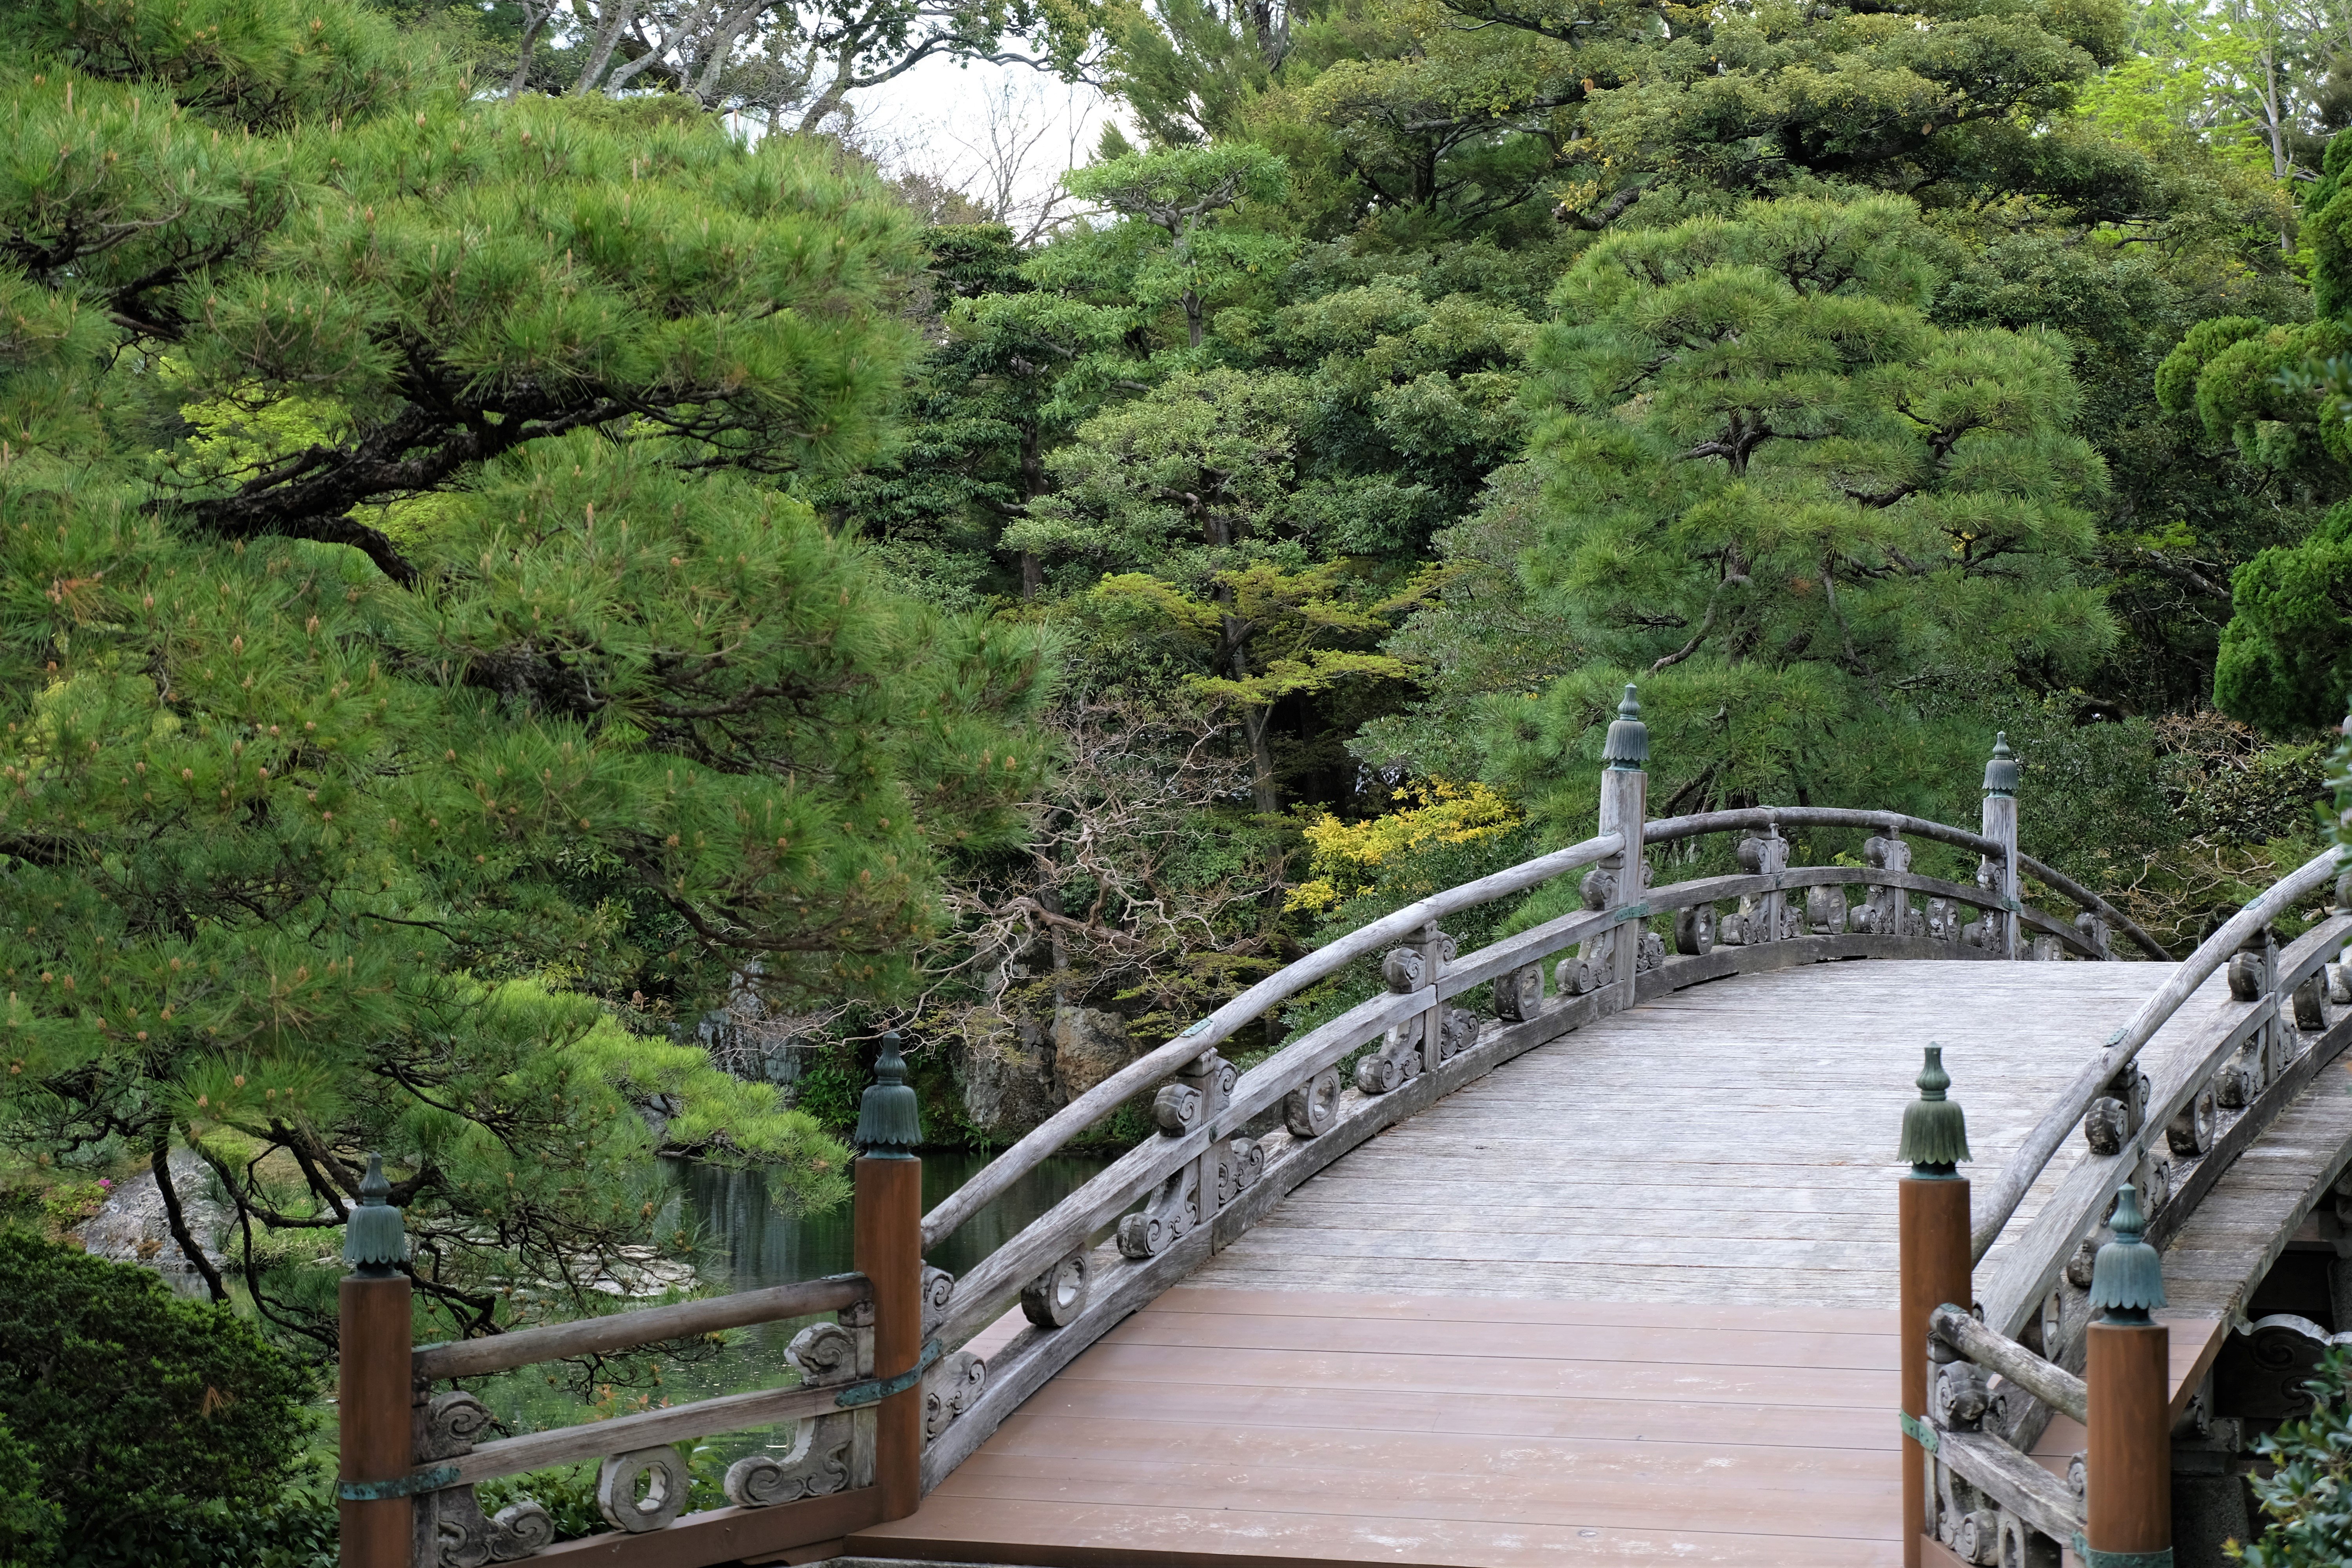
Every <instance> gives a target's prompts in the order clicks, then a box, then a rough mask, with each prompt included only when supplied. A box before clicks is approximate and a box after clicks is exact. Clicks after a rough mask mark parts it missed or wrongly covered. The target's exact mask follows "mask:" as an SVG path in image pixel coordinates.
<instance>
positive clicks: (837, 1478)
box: [599, 1308, 936, 1529]
mask: <svg viewBox="0 0 2352 1568" xmlns="http://www.w3.org/2000/svg"><path fill="white" fill-rule="evenodd" d="M871 1315H872V1313H871V1309H870V1308H869V1309H867V1310H866V1313H865V1316H866V1317H868V1318H869V1319H870V1317H871ZM843 1316H845V1317H848V1316H850V1314H849V1313H846V1312H845V1313H844V1314H843ZM872 1338H873V1332H872V1328H871V1325H870V1323H869V1324H868V1325H867V1327H866V1332H865V1335H864V1340H865V1342H864V1343H861V1342H860V1334H859V1332H858V1330H857V1329H856V1327H854V1326H845V1325H844V1324H842V1323H815V1324H812V1325H811V1326H810V1327H808V1328H805V1329H803V1330H802V1331H800V1332H799V1333H797V1334H794V1335H793V1342H792V1343H791V1345H789V1346H788V1347H786V1349H785V1351H784V1355H785V1358H786V1359H787V1360H789V1361H790V1362H791V1363H793V1365H794V1366H795V1367H797V1368H799V1369H800V1374H801V1383H802V1385H803V1387H808V1388H831V1387H834V1386H835V1385H837V1384H849V1383H856V1381H857V1380H858V1378H859V1377H860V1376H865V1375H871V1373H870V1368H871V1367H872V1364H873V1359H872V1358H873V1348H872V1343H871V1342H872ZM934 1370H936V1369H934ZM926 1386H928V1383H927V1384H926ZM866 1414H867V1412H866V1411H865V1410H862V1409H861V1410H842V1411H835V1412H828V1413H826V1414H824V1415H811V1416H808V1417H806V1418H804V1419H803V1420H802V1421H801V1423H800V1424H799V1426H796V1427H794V1428H793V1440H792V1446H791V1447H789V1448H788V1449H786V1450H785V1451H784V1452H783V1453H782V1454H781V1455H777V1454H753V1455H751V1456H750V1457H748V1458H741V1459H738V1460H736V1461H735V1462H734V1463H733V1464H732V1465H730V1466H729V1467H727V1477H726V1479H725V1480H724V1481H723V1482H722V1483H721V1485H722V1486H723V1488H724V1489H725V1490H726V1493H727V1499H728V1500H729V1501H730V1502H732V1503H734V1504H735V1505H736V1506H737V1507H739V1508H766V1507H769V1506H771V1505H772V1504H775V1503H780V1502H797V1501H799V1500H801V1499H803V1498H810V1497H824V1496H825V1495H826V1494H827V1493H830V1492H837V1491H842V1490H845V1489H849V1488H852V1487H862V1486H869V1485H871V1484H872V1482H873V1474H874V1453H873V1444H872V1441H871V1438H870V1436H869V1437H868V1439H867V1441H866V1442H863V1443H861V1442H860V1441H858V1438H859V1436H860V1433H859V1430H858V1428H859V1425H860V1420H861V1417H862V1416H864V1415H866ZM634 1458H635V1456H631V1455H624V1456H622V1459H623V1460H624V1461H633V1460H634ZM605 1463H606V1465H607V1467H608V1468H611V1467H614V1464H615V1462H614V1461H613V1460H609V1459H608V1460H606V1461H605ZM599 1500H600V1502H601V1500H602V1499H601V1496H600V1498H599ZM608 1517H609V1515H608ZM616 1528H621V1529H628V1528H631V1527H630V1526H629V1525H627V1524H625V1523H624V1524H620V1525H618V1526H616ZM635 1528H639V1529H649V1528H656V1527H654V1526H648V1525H639V1526H637V1527H635Z"/></svg>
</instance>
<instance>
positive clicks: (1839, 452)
mask: <svg viewBox="0 0 2352 1568" xmlns="http://www.w3.org/2000/svg"><path fill="white" fill-rule="evenodd" d="M1933 255H1934V247H1933V245H1932V242H1931V240H1930V239H1929V237H1928V236H1927V234H1926V233H1925V232H1924V231H1923V229H1922V227H1921V225H1920V221H1919V219H1918V217H1917V216H1916V212H1915V211H1914V209H1913V208H1912V207H1911V206H1910V205H1909V204H1907V203H1905V202H1902V201H1899V200H1896V199H1893V198H1885V197H1876V198H1868V199H1865V200H1863V201H1859V202H1855V203H1852V204H1847V205H1835V204H1828V203H1821V202H1813V201H1809V200H1795V199H1791V200H1784V201H1781V202H1778V203H1773V204H1770V205H1755V206H1750V207H1748V208H1745V209H1742V211H1741V212H1740V214H1739V215H1738V217H1737V218H1735V219H1732V220H1721V219H1712V218H1709V219H1695V220H1692V221H1690V222H1687V223H1685V224H1682V225H1680V226H1676V227H1675V228H1673V229H1667V230H1657V231H1650V232H1645V233H1636V234H1630V235H1625V236H1622V237H1611V238H1609V239H1607V240H1604V241H1602V242H1601V244H1600V245H1598V246H1596V247H1593V249H1592V250H1591V251H1590V252H1588V253H1587V254H1586V256H1585V257H1584V258H1583V259H1582V260H1581V261H1580V262H1579V264H1578V265H1577V267H1576V268H1574V269H1572V270H1571V271H1570V273H1569V275H1568V277H1567V278H1566V279H1563V280H1562V282H1561V285H1560V288H1559V292H1558V295H1557V300H1558V303H1559V310H1560V318H1559V321H1557V322H1556V323H1555V324H1554V325H1553V326H1552V327H1550V328H1549V329H1548V330H1547V331H1546V333H1545V335H1544V337H1543V339H1542V340H1541V342H1539V344H1538V349H1537V352H1536V363H1537V365H1538V369H1539V370H1540V371H1541V372H1542V373H1543V379H1542V381H1541V383H1540V384H1539V385H1540V392H1539V395H1540V396H1541V397H1542V399H1543V401H1544V402H1545V403H1546V404H1549V405H1551V406H1552V407H1553V408H1555V409H1556V410H1557V412H1555V413H1552V414H1551V415H1550V416H1549V418H1548V419H1547V420H1546V422H1545V424H1544V426H1542V427H1541V429H1540V430H1539V432H1538V436H1537V438H1536V450H1537V452H1538V462H1539V463H1540V464H1541V465H1542V466H1543V468H1544V469H1545V471H1546V474H1547V476H1548V489H1547V491H1546V498H1545V512H1546V527H1545V530H1544V533H1543V536H1542V539H1541V541H1540V542H1539V543H1538V546H1537V548H1536V549H1535V551H1534V552H1533V553H1532V554H1531V555H1530V556H1529V557H1528V565H1527V572H1528V582H1529V584H1530V585H1531V587H1533V588H1534V589H1535V590H1536V591H1537V592H1538V594H1540V595H1546V596H1548V597H1549V599H1550V600H1551V601H1552V602H1553V604H1554V605H1556V606H1557V608H1558V611H1559V613H1560V614H1561V615H1562V616H1563V617H1564V618H1565V619H1567V620H1568V621H1569V622H1570V626H1572V628H1573V631H1572V635H1573V636H1574V637H1575V638H1576V640H1577V641H1578V642H1579V643H1580V644H1582V645H1583V646H1585V647H1588V648H1590V649H1591V653H1592V655H1593V657H1594V659H1595V662H1593V663H1591V664H1590V665H1588V666H1587V667H1585V668H1582V669H1580V670H1579V671H1577V672H1576V673H1575V674H1573V675H1571V676H1570V677H1569V678H1568V679H1564V680H1563V681H1561V682H1560V684H1559V686H1558V687H1556V688H1555V689H1554V690H1553V692H1552V693H1551V694H1550V695H1549V696H1548V697H1547V698H1545V699H1543V700H1539V701H1534V702H1529V701H1525V700H1522V701H1518V702H1510V701H1507V700H1500V701H1497V702H1496V704H1495V705H1494V706H1495V712H1496V723H1495V726H1494V730H1495V734H1494V739H1493V741H1492V742H1491V743H1492V746H1493V751H1494V759H1495V760H1494V763H1493V766H1494V767H1496V769H1497V770H1499V772H1500V774H1501V776H1502V777H1504V778H1506V779H1507V780H1509V781H1511V782H1513V783H1514V784H1516V785H1517V787H1518V789H1519V790H1520V792H1521V793H1522V795H1524V796H1526V797H1528V798H1530V799H1535V798H1537V797H1538V796H1539V795H1542V794H1544V793H1546V792H1548V791H1557V792H1564V793H1562V794H1561V795H1560V797H1559V804H1558V805H1556V806H1555V808H1554V809H1555V810H1557V811H1558V812H1559V815H1560V816H1561V817H1562V818H1563V819H1565V820H1568V821H1574V822H1581V821H1582V820H1583V819H1584V816H1585V815H1586V805H1587V803H1586V800H1585V796H1586V795H1589V793H1590V791H1591V788H1592V785H1591V779H1590V770H1589V766H1588V765H1587V763H1588V762H1589V759H1590V758H1591V757H1592V756H1595V755H1597V753H1598V746H1599V737H1600V732H1601V725H1602V724H1604V723H1605V721H1606V719H1607V717H1608V715H1609V712H1610V710H1612V709H1613V706H1614V695H1613V689H1616V688H1619V687H1621V686H1622V682H1623V681H1625V680H1627V679H1633V680H1637V681H1639V682H1641V683H1642V687H1643V710H1644V717H1645V718H1646V719H1647V720H1648V721H1649V723H1650V727H1651V732H1652V735H1653V742H1652V745H1653V755H1654V756H1656V757H1658V758H1660V759H1662V762H1663V765H1664V769H1665V770H1667V771H1666V772H1665V773H1664V775H1663V776H1662V777H1661V779H1660V781H1659V787H1658V788H1657V790H1656V792H1655V795H1656V799H1657V804H1658V806H1659V809H1660V810H1661V812H1662V813H1671V812H1674V811H1679V810H1686V809H1692V808H1693V807H1694V806H1696V805H1697V803H1699V802H1703V801H1710V800H1746V799H1790V798H1794V799H1799V800H1804V799H1814V800H1820V799H1825V798H1828V797H1829V796H1830V795H1832V794H1834V795H1836V796H1838V797H1839V798H1852V799H1863V798H1867V799H1870V800H1872V801H1874V802H1878V803H1886V802H1891V801H1893V800H1895V799H1899V798H1902V797H1903V792H1904V791H1905V790H1906V789H1910V788H1916V787H1919V786H1918V784H1917V783H1916V781H1918V780H1920V779H1922V778H1923V777H1924V778H1928V779H1932V778H1934V777H1936V776H1937V775H1938V774H1939V773H1945V772H1946V770H1948V768H1949V767H1950V765H1951V764H1950V759H1949V757H1948V756H1938V754H1937V753H1938V752H1948V753H1957V754H1966V753H1969V752H1981V750H1982V748H1983V744H1984V742H1983V736H1982V733H1981V732H1980V731H1988V730H1989V729H1990V726H1987V725H1981V724H1975V723H1964V722H1959V719H1960V716H1959V715H1957V714H1949V715H1948V714H1944V713H1941V712H1938V711H1937V709H1936V707H1935V706H1933V705H1931V703H1930V702H1929V701H1928V700H1927V699H1928V698H1929V697H1930V696H1931V695H1933V694H1935V693H1938V692H1942V691H1966V690H1969V689H1984V688H1986V687H1987V686H1988V685H1992V686H1995V687H1997V685H1998V684H1999V683H2000V682H2003V681H2005V680H2007V679H2010V678H2011V677H2012V676H2014V675H2015V674H2016V673H2017V672H2019V671H2021V670H2022V669H2026V668H2046V669H2051V670H2053V671H2063V670H2066V669H2068V668H2087V667H2088V665H2089V663H2090V661H2091V660H2092V659H2094V658H2096V657H2097V656H2098V655H2099V654H2101V653H2103V652H2105V649H2106V647H2108V646H2109V645H2110V644H2111V642H2112V640H2113V637H2114V630H2113V626H2112V623H2111V622H2110V621H2109V620H2108V619H2107V617H2106V616H2105V612H2104V610H2103V609H2102V607H2101V605H2100V604H2099V602H2098V596H2097V595H2096V593H2095V591H2093V590H2091V589H2090V588H2089V587H2088V586H2087V585H2086V584H2084V582H2083V580H2082V578H2081V576H2080V574H2079V573H2078V570H2077V567H2078V563H2079V562H2080V561H2081V560H2082V558H2083V557H2084V555H2085V554H2087V552H2088V551H2089V549H2090V546H2091V543H2092V540H2093V532H2092V527H2091V522H2090V519H2089V517H2088V515H2087V514H2086V513H2085V511H2084V510H2083V505H2084V502H2086V501H2088V500H2094V499H2095V497H2096V496H2097V495H2098V494H2099V492H2100V490H2101V489H2103V488H2104V485H2105V472H2104V469H2103V468H2102V466H2101V465H2100V463H2099V461H2098V459H2097V458H2096V456H2095V454H2094V453H2093V452H2092V450H2091V448H2090V447H2089V446H2088V444H2087V443H2085V442H2084V441H2083V440H2082V439H2081V438H2080V437H2076V436H2074V435H2073V434H2072V433H2071V430H2070V426H2071V424H2072V421H2073V417H2074V412H2075V409H2076V406H2077V399H2076V393H2075V388H2074V382H2073V379H2072V377H2071V376H2070V375H2069V374H2068V372H2067V367H2066V363H2065V356H2064V354H2063V351H2062V349H2061V348H2060V347H2059V345H2057V344H2055V343H2053V342H2050V341H2049V340H2047V339H2045V338H2040V337H2035V336H2029V335H2023V334H2017V333H2011V332H2006V331H1989V330H1974V331H1949V330H1945V329H1940V328H1937V327H1936V326H1934V325H1932V324H1931V323H1930V322H1929V321H1927V319H1926V318H1925V317H1924V315H1923V314H1922V313H1921V310H1920V306H1921V305H1922V304H1923V303H1924V302H1925V300H1926V299H1927V296H1928V293H1929V291H1930V289H1932V288H1933V287H1934V285H1935V283H1936V282H1937V272H1936V269H1935V267H1934V263H1933V261H1932V259H1931V258H1932V257H1933ZM1938 763H1941V764H1942V765H1941V766H1938V765H1937V764H1938ZM1554 781H1560V782H1558V783H1555V782H1554ZM1571 802H1572V804H1571Z"/></svg>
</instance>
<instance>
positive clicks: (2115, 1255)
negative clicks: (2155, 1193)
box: [2090, 1182, 2164, 1324]
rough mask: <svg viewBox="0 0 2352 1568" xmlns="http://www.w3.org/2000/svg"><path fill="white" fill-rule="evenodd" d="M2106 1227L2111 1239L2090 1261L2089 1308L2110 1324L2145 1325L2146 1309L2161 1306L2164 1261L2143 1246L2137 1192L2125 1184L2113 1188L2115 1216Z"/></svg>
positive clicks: (2144, 1232)
mask: <svg viewBox="0 0 2352 1568" xmlns="http://www.w3.org/2000/svg"><path fill="white" fill-rule="evenodd" d="M2108 1228H2109V1229H2110V1230H2112V1231H2113V1232H2114V1233H2115V1239H2114V1240H2112V1241H2110V1242H2108V1243H2107V1244H2106V1245H2105V1247H2101V1248H2099V1250H2098V1254H2097V1256H2096V1257H2095V1258H2094V1259H2093V1261H2092V1264H2091V1299H2090V1306H2091V1307H2092V1309H2093V1310H2099V1311H2104V1312H2105V1314H2106V1321H2108V1322H2110V1323H2126V1324H2139V1323H2145V1322H2147V1321H2148V1316H2147V1310H2148V1309H2149V1308H2150V1307H2161V1306H2163V1305H2164V1261H2163V1259H2162V1258H2159V1257H2158V1256H2157V1251H2156V1248H2155V1247H2150V1246H2149V1245H2148V1244H2147V1218H2146V1216H2144V1215H2142V1214H2141V1213H2140V1207H2139V1191H2138V1189H2137V1188H2136V1187H2134V1186H2133V1185H2132V1184H2130V1183H2129V1182H2126V1183H2125V1184H2123V1185H2122V1186H2120V1187H2118V1188H2116V1214H2115V1218H2114V1219H2112V1220H2110V1221H2109V1222H2108Z"/></svg>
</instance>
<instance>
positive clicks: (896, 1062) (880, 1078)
mask: <svg viewBox="0 0 2352 1568" xmlns="http://www.w3.org/2000/svg"><path fill="white" fill-rule="evenodd" d="M854 1141H855V1142H856V1144H857V1152H859V1153H861V1154H863V1155H865V1156H866V1158H867V1159H869V1160H911V1159H913V1158H914V1157H915V1151H916V1150H917V1149H919V1148H921V1147H922V1144H923V1118H922V1112H921V1110H919V1108H918V1107H917V1105H916V1103H915V1091H914V1089H912V1088H910V1087H909V1086H908V1083H907V1063H906V1058H903V1057H901V1056H899V1054H898V1035H897V1033H896V1032H895V1031H894V1032H893V1033H890V1034H887V1035H885V1036H883V1037H882V1054H881V1055H880V1056H879V1057H877V1058H875V1062H874V1081H873V1082H872V1083H870V1084H868V1085H866V1096H865V1098H864V1099H863V1100H859V1101H858V1102H857V1131H856V1135H855V1139H854Z"/></svg>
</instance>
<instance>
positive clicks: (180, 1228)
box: [147, 1128, 228, 1301]
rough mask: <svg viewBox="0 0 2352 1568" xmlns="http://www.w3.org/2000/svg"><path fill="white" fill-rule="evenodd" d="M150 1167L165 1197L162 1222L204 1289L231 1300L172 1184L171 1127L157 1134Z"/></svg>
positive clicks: (157, 1189)
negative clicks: (194, 1232)
mask: <svg viewBox="0 0 2352 1568" xmlns="http://www.w3.org/2000/svg"><path fill="white" fill-rule="evenodd" d="M147 1168H148V1169H149V1170H151V1171H152V1172H153V1173H155V1194H156V1195H157V1196H158V1197H160V1198H162V1199H163V1223H164V1224H165V1225H167V1226H170V1227H171V1231H172V1239H173V1241H175V1242H177V1243H179V1246H180V1256H181V1257H183V1258H186V1259H187V1260H188V1265H189V1267H191V1268H194V1270H195V1271H196V1272H197V1273H199V1274H201V1275H203V1276H204V1279H205V1289H207V1290H210V1291H211V1292H212V1296H213V1300H215V1301H226V1300H228V1287H227V1286H226V1285H224V1284H222V1283H221V1277H220V1270H219V1269H217V1268H214V1267H213V1260H212V1259H211V1258H206V1257H205V1249H204V1247H202V1246H201V1245H199V1244H198V1243H197V1241H196V1238H195V1237H194V1235H193V1234H192V1233H191V1232H190V1231H189V1229H188V1218H187V1215H184V1214H183V1213H181V1212H180V1194H179V1192H178V1190H177V1189H176V1188H174V1187H173V1185H172V1133H171V1130H170V1129H169V1128H166V1129H165V1130H164V1131H162V1132H159V1133H157V1134H156V1135H155V1148H154V1152H153V1153H152V1155H151V1157H150V1158H149V1160H148V1163H147Z"/></svg>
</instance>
